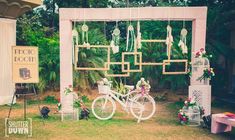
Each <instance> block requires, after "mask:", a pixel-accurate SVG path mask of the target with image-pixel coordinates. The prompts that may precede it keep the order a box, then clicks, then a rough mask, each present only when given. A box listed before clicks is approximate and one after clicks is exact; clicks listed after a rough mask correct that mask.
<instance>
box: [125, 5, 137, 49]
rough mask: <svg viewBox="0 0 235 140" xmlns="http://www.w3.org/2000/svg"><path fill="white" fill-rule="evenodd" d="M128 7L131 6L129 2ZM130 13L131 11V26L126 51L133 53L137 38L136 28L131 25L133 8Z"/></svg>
mask: <svg viewBox="0 0 235 140" xmlns="http://www.w3.org/2000/svg"><path fill="white" fill-rule="evenodd" d="M128 5H129V1H128ZM129 11H130V16H129V17H130V19H129V26H128V28H127V40H126V51H133V48H134V47H135V46H136V37H135V32H134V27H133V26H132V24H131V8H129ZM129 39H130V40H129ZM129 43H130V46H129ZM134 45H135V46H134Z"/></svg>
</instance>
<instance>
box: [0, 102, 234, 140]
mask: <svg viewBox="0 0 235 140" xmlns="http://www.w3.org/2000/svg"><path fill="white" fill-rule="evenodd" d="M47 106H49V107H50V108H51V109H52V111H51V112H50V117H49V118H48V119H47V120H45V125H43V123H42V120H41V118H40V117H39V116H38V115H37V114H38V108H37V105H35V104H34V103H32V104H30V105H29V106H28V114H27V115H28V117H31V118H32V119H33V137H32V138H28V139H40V140H48V139H52V140H70V139H71V140H75V139H79V140H83V139H88V140H89V139H92V140H93V139H95V140H106V139H107V140H109V139H112V140H126V139H130V140H156V139H164V140H165V139H166V140H192V139H197V140H229V139H230V140H234V139H235V131H233V132H229V133H222V134H217V135H214V134H211V133H210V131H209V130H207V129H204V128H201V127H190V126H182V125H180V124H179V123H178V122H177V118H176V112H177V110H178V107H179V105H178V104H177V103H170V102H159V103H157V112H156V114H155V116H154V117H153V118H152V119H151V120H148V121H144V122H141V123H139V124H137V123H136V120H135V119H134V118H133V117H132V116H131V114H129V115H128V114H127V113H125V112H123V111H122V110H121V109H118V111H117V113H116V114H115V116H114V117H113V119H111V120H108V121H100V120H97V119H96V118H94V117H93V116H91V118H90V119H89V120H88V121H86V120H80V121H64V122H61V121H60V115H59V114H54V109H53V108H55V106H56V105H55V104H47ZM8 109H9V107H8V106H0V139H1V140H4V139H25V138H27V137H26V136H19V135H16V136H10V138H5V137H4V118H5V117H6V116H7V113H8ZM213 110H215V111H216V112H222V111H231V110H225V109H221V108H218V107H217V108H213ZM11 116H12V117H11V118H12V119H13V118H14V119H17V118H18V119H19V118H22V116H23V106H22V104H21V103H20V104H17V105H16V106H14V108H13V111H12V115H11Z"/></svg>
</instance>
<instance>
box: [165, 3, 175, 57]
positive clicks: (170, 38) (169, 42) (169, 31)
mask: <svg viewBox="0 0 235 140" xmlns="http://www.w3.org/2000/svg"><path fill="white" fill-rule="evenodd" d="M167 13H168V15H167V16H168V17H167V18H168V25H167V28H166V29H167V37H166V45H167V56H168V59H170V56H171V47H172V45H173V42H174V41H173V36H172V28H171V26H170V18H169V15H170V10H169V7H168V12H167Z"/></svg>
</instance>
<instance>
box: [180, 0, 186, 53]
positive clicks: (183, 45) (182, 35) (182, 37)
mask: <svg viewBox="0 0 235 140" xmlns="http://www.w3.org/2000/svg"><path fill="white" fill-rule="evenodd" d="M185 6H186V2H185ZM183 12H184V14H185V8H184V10H183ZM187 34H188V31H187V29H186V28H185V15H184V19H183V28H182V30H181V32H180V41H179V43H178V46H179V47H180V48H181V50H182V53H183V54H187V53H188V47H187Z"/></svg>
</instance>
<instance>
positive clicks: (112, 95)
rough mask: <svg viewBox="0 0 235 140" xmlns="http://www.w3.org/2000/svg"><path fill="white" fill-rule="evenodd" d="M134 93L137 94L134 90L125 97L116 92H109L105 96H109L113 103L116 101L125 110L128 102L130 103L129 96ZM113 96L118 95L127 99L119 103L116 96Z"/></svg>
mask: <svg viewBox="0 0 235 140" xmlns="http://www.w3.org/2000/svg"><path fill="white" fill-rule="evenodd" d="M134 93H138V92H137V91H136V90H133V91H129V92H128V93H127V94H126V95H123V94H121V93H118V92H116V91H113V90H110V92H109V93H108V94H107V96H111V97H112V98H114V100H115V101H117V102H118V103H119V104H120V105H121V106H122V107H124V108H127V107H128V106H127V105H128V104H127V103H128V101H131V99H130V95H131V94H134ZM115 95H118V96H121V97H122V98H125V97H127V99H126V100H125V102H124V101H121V100H120V99H119V98H118V97H117V96H115Z"/></svg>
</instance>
